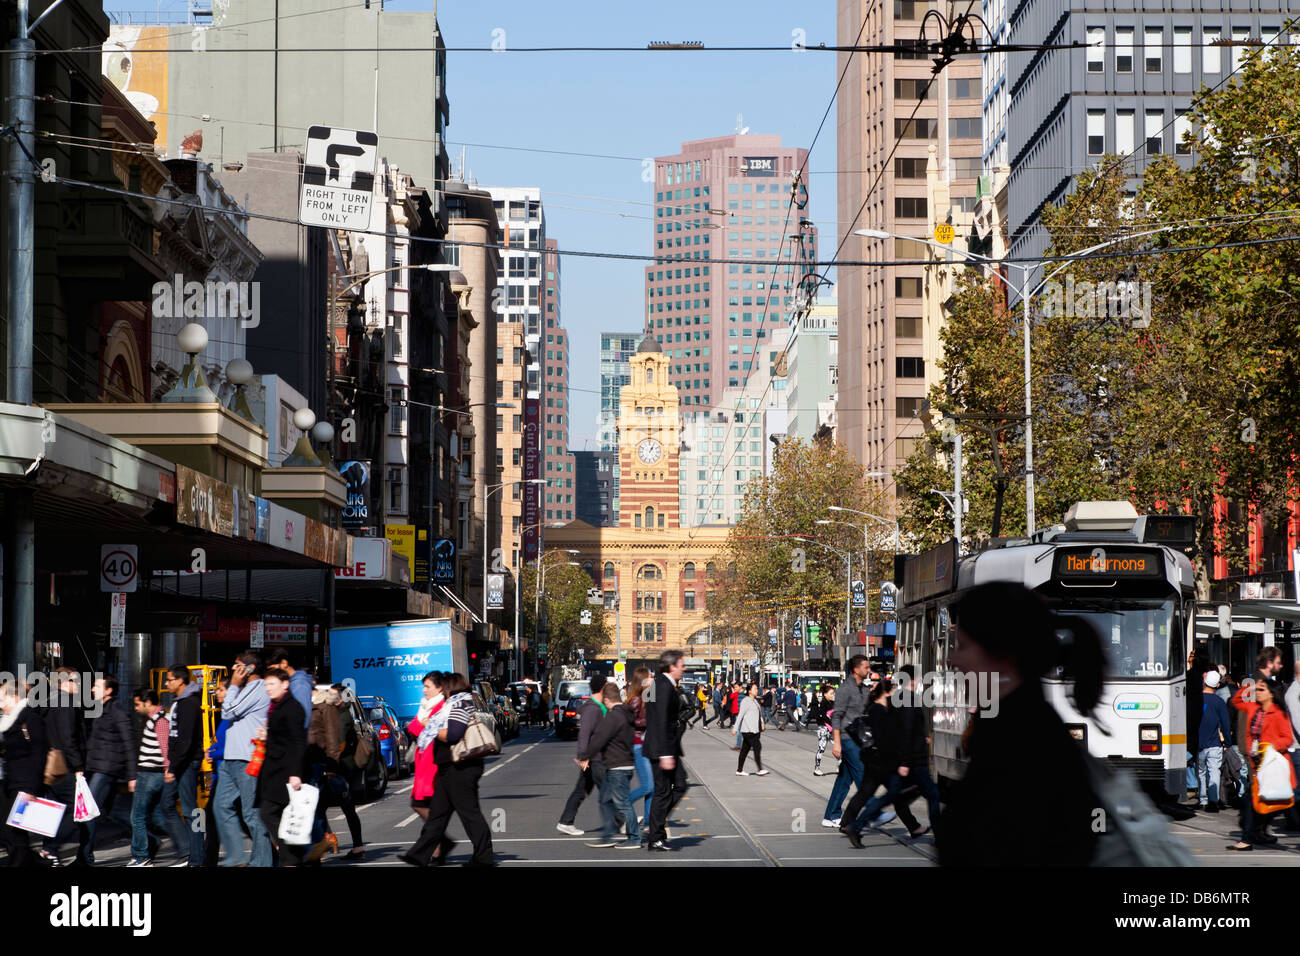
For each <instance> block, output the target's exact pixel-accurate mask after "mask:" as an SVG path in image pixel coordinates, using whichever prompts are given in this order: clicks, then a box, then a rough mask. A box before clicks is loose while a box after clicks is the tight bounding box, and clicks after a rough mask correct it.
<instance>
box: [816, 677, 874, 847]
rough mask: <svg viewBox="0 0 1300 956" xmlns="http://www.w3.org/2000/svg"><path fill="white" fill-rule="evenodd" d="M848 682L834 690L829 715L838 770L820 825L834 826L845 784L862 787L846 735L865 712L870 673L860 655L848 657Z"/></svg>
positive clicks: (857, 756)
mask: <svg viewBox="0 0 1300 956" xmlns="http://www.w3.org/2000/svg"><path fill="white" fill-rule="evenodd" d="M845 670H847V671H848V679H847V680H846V681H844V682H843V683H842V684H840V686H839V687H838V688H837V689H836V691H835V710H834V711H832V713H831V734H832V739H833V743H832V746H831V753H832V754H833V755H834V756H835V757H837V758H839V761H840V771H839V773H838V774H837V775H836V777H835V785H834V786H833V787H832V788H831V798H830V800H829V802H827V804H826V813H825V815H824V816H823V817H822V826H824V827H828V828H829V827H838V826H839V825H840V814H841V809H842V808H843V806H844V798H845V797H847V796H848V795H849V785H850V784H852V785H853V786H855V787H860V786H862V754H861V753H860V752H859V748H858V744H857V741H855V740H854V739H853V737H852V736H851V735H850V734H849V728H850V727H851V726H852V725H853V722H854V721H855V720H857V719H858V718H859V717H861V716H862V715H863V714H865V713H866V712H867V693H868V692H869V691H870V689H871V688H869V687H868V686H867V683H866V678H867V674H868V673H869V672H870V670H871V664H870V662H869V661H868V660H867V659H866V658H865V657H863V656H862V655H861V654H854V655H853V656H852V657H850V658H849V662H848V666H847V667H846V668H845Z"/></svg>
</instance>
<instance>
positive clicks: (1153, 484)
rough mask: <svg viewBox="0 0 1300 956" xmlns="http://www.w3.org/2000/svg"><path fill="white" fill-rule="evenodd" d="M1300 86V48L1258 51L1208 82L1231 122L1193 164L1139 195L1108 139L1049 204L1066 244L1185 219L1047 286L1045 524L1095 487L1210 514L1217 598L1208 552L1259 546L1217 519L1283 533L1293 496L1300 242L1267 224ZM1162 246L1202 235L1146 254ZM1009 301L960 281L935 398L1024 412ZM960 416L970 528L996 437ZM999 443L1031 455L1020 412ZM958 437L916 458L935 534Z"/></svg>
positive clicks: (1205, 120) (985, 494)
mask: <svg viewBox="0 0 1300 956" xmlns="http://www.w3.org/2000/svg"><path fill="white" fill-rule="evenodd" d="M1298 91H1300V51H1297V50H1295V49H1294V48H1290V47H1283V48H1280V49H1278V50H1276V51H1275V52H1271V53H1269V54H1267V55H1266V56H1255V55H1252V56H1250V58H1249V60H1248V62H1247V65H1246V68H1245V70H1244V71H1243V74H1241V79H1240V82H1239V83H1233V84H1232V85H1230V86H1227V87H1225V88H1224V89H1222V90H1219V91H1208V90H1207V91H1203V92H1202V93H1201V94H1199V95H1198V96H1197V97H1195V99H1194V101H1193V104H1192V109H1191V110H1190V111H1189V113H1188V118H1189V120H1190V122H1191V125H1192V127H1193V128H1199V129H1201V130H1204V131H1206V132H1207V134H1208V133H1209V132H1210V131H1212V133H1213V135H1212V136H1209V138H1208V139H1205V140H1204V141H1203V142H1201V143H1200V144H1195V143H1191V144H1190V146H1191V148H1193V150H1194V152H1195V159H1196V162H1195V165H1193V166H1192V167H1191V168H1190V169H1182V168H1180V167H1179V166H1178V165H1177V163H1175V162H1174V160H1173V159H1172V157H1163V158H1161V159H1160V160H1158V161H1157V162H1155V163H1154V164H1153V165H1152V166H1150V167H1148V169H1147V171H1146V176H1145V182H1144V185H1143V187H1142V190H1141V192H1140V193H1139V195H1138V196H1137V198H1136V201H1133V200H1132V199H1130V198H1129V197H1128V196H1127V195H1126V193H1125V189H1126V187H1127V183H1128V179H1129V177H1130V175H1131V169H1130V167H1129V165H1128V162H1129V161H1128V160H1127V159H1126V158H1124V157H1120V158H1113V157H1110V158H1107V159H1106V160H1104V161H1103V162H1102V163H1101V164H1099V166H1098V167H1097V168H1096V169H1092V170H1089V171H1087V172H1085V173H1083V174H1081V175H1080V176H1078V177H1077V178H1076V180H1075V183H1074V188H1073V190H1072V191H1071V193H1070V194H1069V195H1068V196H1067V197H1066V198H1065V200H1064V201H1063V202H1062V203H1061V205H1060V206H1059V207H1049V208H1048V209H1046V210H1045V211H1044V214H1043V223H1044V226H1045V227H1046V228H1047V230H1048V231H1049V233H1050V235H1051V246H1050V248H1049V250H1048V254H1049V255H1064V254H1069V253H1072V252H1076V251H1079V250H1082V249H1084V248H1087V247H1089V246H1092V245H1095V244H1098V243H1101V242H1105V241H1107V240H1109V239H1111V238H1113V237H1116V236H1123V235H1126V234H1136V233H1141V232H1144V231H1147V230H1151V229H1157V228H1160V227H1161V226H1164V225H1167V224H1174V225H1176V226H1177V228H1176V229H1173V230H1171V231H1167V232H1164V233H1161V234H1159V235H1157V236H1153V237H1147V238H1142V239H1134V240H1132V241H1130V242H1128V243H1121V244H1117V245H1115V246H1113V247H1107V249H1106V250H1105V253H1104V255H1103V256H1097V257H1090V258H1083V259H1079V260H1077V261H1074V262H1072V263H1070V265H1069V267H1068V268H1066V269H1064V270H1062V272H1061V274H1060V275H1059V276H1058V277H1057V280H1058V281H1059V282H1060V285H1059V286H1057V287H1054V288H1045V289H1043V290H1042V291H1041V292H1040V293H1039V294H1038V295H1037V296H1036V297H1035V299H1034V304H1035V306H1036V308H1035V313H1036V314H1035V317H1034V319H1033V330H1032V331H1033V352H1032V365H1031V375H1032V383H1033V394H1034V460H1035V478H1036V482H1035V491H1036V494H1037V509H1038V512H1039V515H1040V516H1041V517H1040V518H1039V520H1038V522H1037V523H1038V524H1039V525H1040V526H1042V525H1045V524H1047V523H1050V522H1053V521H1059V520H1060V519H1061V516H1062V515H1063V514H1064V511H1065V510H1066V508H1068V507H1069V505H1070V504H1072V503H1073V502H1075V501H1079V500H1085V499H1096V498H1111V499H1116V498H1117V499H1123V500H1130V501H1132V502H1133V503H1134V505H1135V507H1136V508H1137V509H1138V510H1139V511H1140V512H1183V513H1188V514H1193V515H1195V516H1196V517H1197V519H1198V522H1197V525H1198V541H1199V544H1200V554H1201V556H1202V561H1201V562H1200V564H1199V567H1198V577H1199V581H1200V590H1201V596H1202V597H1203V598H1206V597H1208V596H1209V593H1208V592H1209V582H1208V568H1207V565H1206V561H1205V559H1207V558H1208V557H1210V556H1212V555H1222V556H1224V557H1227V558H1228V559H1230V560H1235V559H1239V558H1240V557H1241V556H1242V554H1243V551H1244V544H1245V536H1244V534H1242V535H1239V536H1236V537H1231V536H1224V535H1217V536H1216V527H1220V528H1221V527H1223V525H1224V524H1225V522H1224V519H1225V518H1226V519H1228V520H1229V521H1231V522H1232V523H1233V524H1236V525H1237V526H1244V525H1245V524H1246V521H1245V520H1244V519H1246V518H1247V517H1252V516H1253V517H1257V518H1258V519H1259V520H1260V522H1261V523H1262V526H1263V529H1264V532H1265V533H1266V534H1267V533H1270V532H1273V531H1276V530H1277V529H1278V527H1279V525H1280V524H1281V523H1282V522H1284V521H1285V519H1286V516H1287V514H1288V510H1287V509H1288V501H1289V500H1290V499H1293V498H1294V496H1295V488H1294V477H1293V469H1294V461H1295V460H1296V455H1297V453H1298V452H1300V449H1297V447H1296V445H1297V436H1296V434H1295V430H1294V422H1295V421H1296V420H1297V418H1298V416H1300V374H1297V371H1298V370H1297V368H1296V357H1295V344H1296V342H1298V341H1300V310H1297V308H1296V304H1297V303H1296V301H1295V300H1296V297H1297V292H1296V289H1297V283H1296V281H1295V277H1296V276H1297V275H1298V274H1300V244H1297V243H1296V242H1294V241H1287V242H1272V241H1269V240H1275V239H1279V238H1282V237H1287V236H1290V235H1291V234H1292V233H1293V232H1294V227H1293V225H1292V223H1291V221H1290V207H1292V206H1294V202H1295V197H1296V191H1297V175H1298V171H1300V152H1298V148H1300V143H1297V141H1296V139H1297V133H1300V92H1298ZM1279 210H1281V211H1283V212H1285V213H1286V214H1285V215H1279V213H1278V211H1279ZM1261 241H1262V242H1266V244H1260V245H1246V246H1228V247H1225V245H1226V244H1231V243H1240V242H1261ZM1216 246H1217V248H1206V247H1216ZM1152 247H1155V248H1156V249H1161V248H1163V249H1179V250H1186V251H1177V252H1170V253H1167V254H1163V255H1143V254H1141V253H1142V252H1144V251H1145V250H1149V249H1151V248H1152ZM1049 268H1056V267H1055V266H1052V267H1049ZM1107 282H1122V283H1133V284H1134V286H1133V288H1136V289H1137V290H1139V291H1140V294H1141V297H1142V298H1141V299H1140V300H1139V301H1141V302H1142V304H1143V305H1144V306H1149V307H1148V308H1145V309H1144V310H1143V313H1142V314H1141V315H1140V316H1133V315H1128V316H1124V315H1116V314H1115V309H1114V308H1113V305H1114V304H1115V303H1114V301H1113V299H1111V300H1108V299H1107V298H1106V297H1105V296H1102V297H1100V298H1098V297H1096V296H1093V295H1091V294H1089V293H1091V291H1092V289H1091V287H1090V286H1089V285H1087V284H1089V283H1107ZM1062 287H1064V288H1062ZM1148 290H1149V297H1148ZM1143 300H1145V301H1143ZM1004 302H1005V299H1004V297H1003V292H1002V290H1001V289H1000V288H998V286H996V285H994V284H993V282H992V281H983V280H982V279H980V278H979V277H978V276H977V275H975V273H974V270H971V271H970V272H969V273H968V275H967V277H966V278H965V280H964V281H963V282H961V283H959V285H958V289H957V291H956V294H955V295H954V297H953V299H952V301H951V308H950V310H949V315H948V318H947V322H946V324H945V327H944V329H943V331H942V333H941V342H942V346H943V350H944V354H943V358H942V359H941V361H940V371H941V375H942V381H941V383H940V384H939V385H938V386H936V387H935V388H934V389H933V390H932V392H931V395H930V402H931V405H932V407H933V408H934V409H935V410H936V411H938V412H949V413H956V414H959V415H960V414H969V413H985V414H1007V415H1010V414H1013V413H1015V412H1022V411H1023V406H1022V405H1021V398H1020V397H1021V396H1022V394H1023V387H1024V378H1023V371H1022V369H1023V355H1022V353H1021V351H1020V347H1021V346H1020V342H1021V339H1022V332H1023V327H1022V326H1021V324H1020V323H1021V322H1022V321H1023V319H1022V312H1021V311H1020V309H1019V308H1017V309H1015V310H1008V309H1007V308H1006V306H1005V305H1004ZM958 427H960V428H961V429H962V434H963V439H964V446H965V448H964V451H965V456H964V457H965V475H964V477H965V485H966V492H967V494H968V495H969V497H970V499H971V512H970V515H969V517H968V518H967V521H966V530H967V531H968V533H969V534H970V536H971V539H972V541H975V540H978V539H979V538H981V537H984V536H987V535H989V534H990V533H991V531H992V528H991V522H990V516H991V511H992V499H993V494H994V481H993V476H992V455H991V450H992V446H991V443H990V440H989V437H988V435H987V434H984V433H981V432H980V431H979V430H977V429H976V428H974V427H973V426H972V425H970V424H966V425H960V426H958ZM998 441H999V445H998V447H999V450H1000V452H1001V457H1002V460H1003V462H1004V469H1006V468H1008V464H1007V463H1013V464H1014V463H1018V462H1019V461H1021V460H1022V459H1023V448H1024V446H1023V434H1022V432H1021V430H1020V428H1019V427H1018V426H1017V427H1012V428H1010V429H1008V430H1006V431H1005V432H1003V433H1002V434H1001V436H999V439H998ZM949 452H950V447H949V446H948V445H947V444H946V443H945V442H944V441H943V440H942V437H941V435H940V434H939V433H938V432H934V433H931V434H930V435H929V436H928V440H927V442H926V443H924V445H923V447H922V449H921V451H920V453H919V454H917V455H914V456H913V457H912V458H911V459H910V460H909V461H908V462H907V463H906V464H905V465H904V467H903V468H902V469H901V470H900V472H899V475H898V481H899V487H900V490H902V491H903V493H904V498H903V505H902V507H903V513H904V523H905V526H906V527H907V528H908V530H909V531H910V532H912V533H913V534H915V535H916V537H917V538H918V540H919V541H921V542H923V543H925V544H934V543H937V540H938V539H939V538H941V537H943V536H946V527H948V526H950V517H949V515H948V513H947V509H946V506H945V505H943V503H942V502H941V501H940V500H939V498H938V496H935V495H929V494H928V490H929V489H930V488H934V487H951V474H950V472H949V470H948V468H949V466H948V465H947V463H946V459H947V458H948V457H949V455H948V453H949ZM941 455H942V456H943V459H944V460H941V458H940V456H941ZM1017 467H1018V466H1017ZM1013 486H1014V487H1009V488H1008V496H1007V500H1006V512H1005V514H1004V521H1003V524H1004V528H1005V529H1006V530H1004V532H1003V533H1020V532H1022V531H1023V529H1024V510H1023V505H1022V502H1023V491H1024V482H1023V475H1018V476H1016V477H1015V478H1014V479H1013ZM1216 515H1217V516H1218V519H1219V520H1218V521H1217V522H1216Z"/></svg>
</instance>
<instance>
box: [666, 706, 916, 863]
mask: <svg viewBox="0 0 1300 956" xmlns="http://www.w3.org/2000/svg"><path fill="white" fill-rule="evenodd" d="M702 733H703V736H704V737H705V738H706V739H709V740H710V741H711V742H712V743H713V744H716V745H717V746H720V747H725V748H726V749H727V750H728V751H730V750H731V745H730V744H728V743H727V741H728V740H730V739H731V736H732V735H728V736H727V737H724V738H721V739H719V738H716V737H711V736H710V735H709V732H708V731H707V730H704V729H703V728H702ZM763 738H764V739H763V743H764V744H769V743H771V742H774V741H776V740H780V738H773V737H771V736H770V735H769V733H764V734H763ZM782 742H783V743H785V744H787V745H788V747H787V752H788V751H789V750H797V751H799V753H800V754H801V755H803V756H804V757H805V758H807V757H809V756H811V753H810V752H809V751H807V750H805V749H804V748H802V747H799V746H797V745H795V744H794V741H793V740H790V741H782ZM686 766H687V768H688V769H689V768H690V761H689V760H687V761H686ZM764 767H766V769H768V770H770V771H771V773H772V775H774V776H777V777H780V778H781V779H782V780H785V781H786V782H787V783H791V784H794V786H796V787H798V788H799V789H800V790H803V791H805V792H806V793H809V794H811V795H812V796H814V797H816V798H817V800H818V801H820V802H824V801H825V800H826V795H825V794H822V793H820V792H818V791H817V790H814V789H813V788H812V787H810V786H808V785H807V784H806V783H804V782H803V781H802V780H799V779H797V778H796V777H794V776H791V775H790V774H789V773H786V772H785V771H784V770H781V769H779V768H777V767H775V766H773V765H772V763H771V761H770V760H769V761H766V762H765V763H764ZM692 776H693V778H694V780H696V781H698V784H696V785H698V786H702V787H704V789H705V790H707V791H708V793H709V795H710V796H711V797H712V798H713V800H714V801H715V802H716V803H717V804H718V806H719V808H721V810H722V812H723V813H724V814H726V816H727V817H728V819H729V820H730V821H731V823H732V825H733V826H735V827H736V830H737V832H739V833H740V834H741V835H742V836H744V837H745V839H746V841H748V842H749V844H750V846H751V847H753V848H754V850H755V851H756V852H758V853H760V854H762V855H763V857H764V858H765V859H767V860H769V861H770V863H769V865H771V866H783V865H784V864H783V863H782V862H781V858H779V857H777V856H776V854H774V853H772V852H771V851H770V850H769V849H768V848H767V846H766V844H764V842H763V839H762V835H761V834H758V833H755V832H754V831H753V830H751V829H749V828H748V827H745V826H744V825H743V824H742V823H741V822H740V821H739V820H738V819H737V818H736V815H735V814H734V813H732V812H731V810H730V809H729V808H728V807H727V806H726V804H725V803H724V802H723V800H722V799H721V797H719V796H718V794H717V793H716V792H714V791H713V790H712V789H711V788H710V787H709V786H708V784H706V783H704V781H703V779H702V778H701V777H700V776H699V775H698V774H693V775H692ZM828 776H830V775H829V774H828ZM816 825H817V826H820V825H821V821H820V820H818V821H817V823H816ZM873 832H875V833H878V834H880V835H881V836H884V837H888V838H889V839H890V840H893V841H894V843H896V844H897V845H898V846H900V847H903V848H904V849H907V850H910V851H912V852H913V853H915V854H916V855H917V856H920V857H923V858H924V859H926V860H928V861H930V862H931V863H937V862H938V857H937V855H936V854H935V853H934V852H933V850H931V849H930V848H928V847H922V846H918V845H917V844H916V843H914V842H913V841H911V840H904V839H903V838H901V837H898V836H895V835H894V834H892V833H889V832H887V831H885V830H875V831H873ZM931 832H933V831H931ZM835 835H837V836H838V834H835Z"/></svg>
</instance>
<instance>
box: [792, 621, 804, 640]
mask: <svg viewBox="0 0 1300 956" xmlns="http://www.w3.org/2000/svg"><path fill="white" fill-rule="evenodd" d="M802 637H803V618H799V619H798V620H797V621H795V622H794V639H795V640H796V641H797V640H799V639H800V638H802Z"/></svg>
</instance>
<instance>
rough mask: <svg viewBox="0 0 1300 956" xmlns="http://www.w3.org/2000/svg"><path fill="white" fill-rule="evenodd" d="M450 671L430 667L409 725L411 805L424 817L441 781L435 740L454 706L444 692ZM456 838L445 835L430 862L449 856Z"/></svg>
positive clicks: (422, 818) (441, 860)
mask: <svg viewBox="0 0 1300 956" xmlns="http://www.w3.org/2000/svg"><path fill="white" fill-rule="evenodd" d="M446 679H447V675H446V674H444V673H442V672H441V671H429V673H427V674H425V675H424V698H423V699H422V700H421V701H420V709H419V710H418V711H416V714H415V717H414V719H413V720H411V722H410V723H408V724H407V725H406V732H407V734H408V735H410V736H411V737H414V738H415V770H414V773H413V775H412V776H413V777H414V780H413V782H412V783H411V809H412V810H414V811H415V813H416V816H418V817H419V818H420V819H421V820H426V821H427V820H428V819H429V807H430V806H432V805H433V791H434V789H435V788H436V787H437V785H438V779H437V778H438V765H437V764H436V763H434V746H433V745H434V742H435V741H436V740H437V737H438V734H439V732H441V731H442V730H443V728H445V727H446V726H447V717H448V716H449V715H450V714H451V709H450V708H449V707H448V706H447V699H446V697H444V696H443V683H444V681H446ZM455 845H456V842H455V841H454V840H452V839H451V838H450V837H448V836H447V835H446V834H444V835H443V837H442V839H441V840H440V841H439V843H438V846H437V847H436V848H435V849H434V851H433V856H432V858H431V859H430V861H429V862H430V865H432V866H439V865H441V863H442V862H443V861H444V860H446V859H447V854H448V853H450V852H451V849H452V847H454V846H455Z"/></svg>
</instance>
